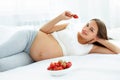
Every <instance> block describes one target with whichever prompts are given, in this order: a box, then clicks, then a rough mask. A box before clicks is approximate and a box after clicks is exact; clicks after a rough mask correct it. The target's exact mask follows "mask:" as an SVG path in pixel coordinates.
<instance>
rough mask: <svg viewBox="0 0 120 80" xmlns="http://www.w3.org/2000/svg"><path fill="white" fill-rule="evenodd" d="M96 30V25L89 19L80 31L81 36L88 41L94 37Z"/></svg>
mask: <svg viewBox="0 0 120 80" xmlns="http://www.w3.org/2000/svg"><path fill="white" fill-rule="evenodd" d="M97 32H98V26H97V24H96V22H95V21H94V20H92V21H89V22H88V23H87V24H86V25H85V26H84V27H83V29H82V31H81V32H80V35H81V37H83V38H84V39H85V40H87V41H90V40H92V39H94V38H96V36H97Z"/></svg>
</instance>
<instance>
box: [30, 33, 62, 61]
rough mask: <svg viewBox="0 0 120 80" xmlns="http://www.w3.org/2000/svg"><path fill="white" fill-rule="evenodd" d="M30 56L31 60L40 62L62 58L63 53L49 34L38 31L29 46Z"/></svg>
mask: <svg viewBox="0 0 120 80" xmlns="http://www.w3.org/2000/svg"><path fill="white" fill-rule="evenodd" d="M30 56H31V57H32V58H33V60H35V61H40V60H44V59H50V58H55V57H61V56H63V51H62V48H61V46H60V45H59V43H58V42H57V41H56V39H55V38H54V37H53V36H52V35H51V34H46V33H44V32H41V31H39V32H38V34H37V36H36V38H35V39H34V41H33V43H32V45H31V48H30Z"/></svg>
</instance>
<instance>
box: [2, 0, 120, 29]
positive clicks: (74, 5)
mask: <svg viewBox="0 0 120 80" xmlns="http://www.w3.org/2000/svg"><path fill="white" fill-rule="evenodd" d="M119 5H120V1H119V0H0V25H39V24H40V23H42V22H41V21H43V22H44V21H46V20H48V19H51V18H53V17H54V16H56V15H58V14H60V13H61V12H63V11H64V10H70V11H71V12H74V13H77V14H78V15H79V16H80V20H81V21H82V22H84V21H88V20H90V19H91V18H100V19H102V20H103V21H104V22H105V23H106V25H107V26H108V27H109V28H111V27H119V26H120V23H119V21H120V16H119V14H120V6H119Z"/></svg>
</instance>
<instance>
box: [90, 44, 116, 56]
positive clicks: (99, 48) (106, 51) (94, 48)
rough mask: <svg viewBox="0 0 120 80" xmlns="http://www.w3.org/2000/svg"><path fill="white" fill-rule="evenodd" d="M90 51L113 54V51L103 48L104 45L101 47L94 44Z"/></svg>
mask: <svg viewBox="0 0 120 80" xmlns="http://www.w3.org/2000/svg"><path fill="white" fill-rule="evenodd" d="M91 53H100V54H115V53H114V52H112V51H111V50H109V49H107V48H105V47H101V46H97V45H94V46H93V48H92V49H91V51H90V54H91Z"/></svg>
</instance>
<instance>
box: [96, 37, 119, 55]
mask: <svg viewBox="0 0 120 80" xmlns="http://www.w3.org/2000/svg"><path fill="white" fill-rule="evenodd" d="M98 42H99V43H101V44H102V45H104V46H105V47H106V48H108V49H109V50H111V51H112V52H114V53H120V48H119V47H118V46H116V45H114V44H112V43H111V42H109V40H103V39H98Z"/></svg>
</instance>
